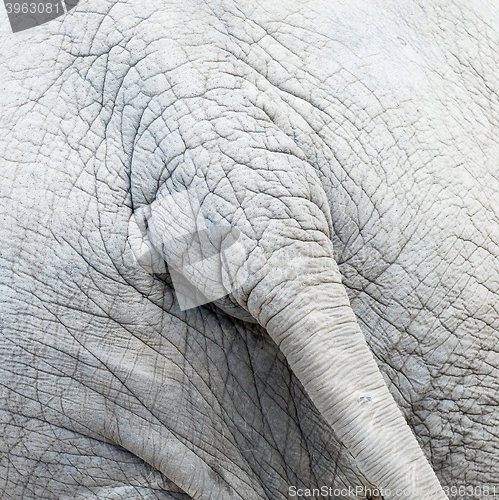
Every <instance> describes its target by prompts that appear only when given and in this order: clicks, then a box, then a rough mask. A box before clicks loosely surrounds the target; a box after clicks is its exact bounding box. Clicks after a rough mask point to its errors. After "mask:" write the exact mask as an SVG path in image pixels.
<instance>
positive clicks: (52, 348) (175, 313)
mask: <svg viewBox="0 0 499 500" xmlns="http://www.w3.org/2000/svg"><path fill="white" fill-rule="evenodd" d="M1 15H2V16H3V17H2V24H1V31H0V32H1V36H2V55H1V56H0V103H1V104H0V106H1V108H0V109H1V115H0V116H1V119H0V128H1V130H0V132H1V134H0V136H1V137H2V139H1V140H0V158H1V163H0V164H1V168H0V190H1V191H0V193H1V194H0V196H1V199H2V204H1V206H0V211H1V217H0V220H1V227H2V230H1V231H2V233H1V234H2V238H1V240H0V262H1V265H0V297H1V301H0V308H1V309H0V314H1V316H0V320H1V323H0V326H1V330H2V335H1V343H0V371H1V375H0V387H1V392H0V394H1V396H0V397H1V412H0V428H1V433H2V436H4V438H3V441H2V444H1V451H2V459H1V461H0V492H1V494H0V496H1V497H2V498H5V499H16V500H17V499H21V498H22V499H35V498H36V499H47V500H49V499H66V498H68V499H69V498H113V499H121V498H123V499H125V498H126V499H188V498H191V497H193V498H214V497H217V496H218V497H220V498H244V499H257V498H269V499H279V498H287V492H288V486H289V485H295V486H297V487H307V488H312V487H320V486H323V485H327V486H331V487H337V488H341V487H348V486H352V487H356V486H361V485H368V484H369V482H368V481H367V479H366V478H365V477H364V476H363V474H362V473H361V472H360V470H359V469H358V467H357V465H356V463H355V460H354V459H353V458H352V456H351V454H350V453H349V452H348V451H347V450H346V448H345V447H344V446H343V445H342V444H341V443H340V442H339V440H338V439H337V437H336V436H335V434H334V433H333V431H332V430H331V429H330V428H329V426H328V425H327V424H326V423H325V421H324V420H323V419H322V417H321V416H320V414H319V412H318V410H317V409H316V408H315V406H314V405H313V403H312V402H311V401H310V399H309V397H308V395H307V394H306V392H305V391H304V389H303V387H302V385H301V384H300V382H299V381H298V380H297V378H296V377H295V375H294V374H293V372H292V371H291V370H290V368H289V367H288V364H287V362H286V360H285V358H284V356H283V354H282V353H281V351H280V350H279V349H278V347H277V345H276V344H275V343H274V342H273V341H272V340H271V339H270V337H269V336H268V335H267V332H266V331H265V329H264V328H263V327H261V326H259V325H257V324H254V323H249V322H246V321H241V320H239V319H237V318H234V317H233V316H232V315H230V314H227V312H226V311H229V312H230V307H231V306H230V302H227V301H225V302H223V303H222V302H221V303H219V304H218V305H219V306H220V307H216V306H213V305H210V306H205V307H200V308H197V309H194V310H189V311H184V312H182V311H180V310H179V308H178V305H177V304H176V302H175V298H174V293H173V291H172V289H171V286H170V283H169V280H168V276H151V275H148V274H147V273H144V272H143V271H141V269H140V268H137V266H135V265H134V261H133V257H132V254H131V251H130V248H129V247H128V245H127V227H128V221H129V220H130V217H131V215H132V213H133V211H134V210H135V209H137V208H138V207H141V206H144V205H147V204H150V203H152V202H154V200H155V199H156V198H157V196H158V193H159V192H160V191H161V189H163V190H165V189H166V190H167V191H174V190H176V189H179V187H182V186H184V187H193V186H194V187H196V188H198V189H201V190H202V189H203V188H205V189H207V193H210V195H207V196H206V199H205V207H206V210H207V217H208V218H210V217H211V218H212V219H213V220H215V219H216V218H217V217H218V218H219V219H220V218H221V219H222V220H226V221H230V222H234V221H240V220H245V221H246V222H248V221H249V225H247V226H244V225H243V226H241V227H243V228H246V229H247V233H248V234H250V233H251V232H252V231H253V233H254V234H257V235H259V236H260V237H261V238H262V239H263V241H264V240H265V231H266V230H267V228H272V227H273V222H274V221H273V220H271V219H269V217H268V212H266V211H265V210H264V208H265V203H266V198H265V197H264V198H262V197H261V196H260V195H259V183H260V182H263V181H262V179H263V180H265V181H266V180H268V179H269V178H271V179H272V180H275V182H274V184H273V186H274V187H275V191H272V192H268V191H267V192H266V193H265V195H266V196H267V197H268V196H271V197H274V198H275V199H280V200H281V199H282V200H283V202H282V206H280V211H278V212H277V213H275V218H276V220H278V219H279V218H281V219H282V218H286V217H287V218H289V224H290V226H291V227H293V228H295V229H296V231H297V232H298V234H299V238H304V239H306V238H307V237H308V236H307V235H309V234H311V233H314V234H315V233H316V232H318V233H321V234H323V235H325V236H327V239H328V241H332V244H333V248H334V255H335V257H336V261H337V263H338V265H339V269H340V271H341V274H342V277H343V283H344V285H345V286H346V288H347V291H348V295H349V298H350V302H351V306H352V308H353V311H354V312H355V314H356V317H357V320H358V322H359V324H360V326H361V328H362V331H363V333H364V335H365V337H366V340H367V342H368V344H369V346H370V348H371V350H372V352H373V355H374V357H375V360H376V362H377V364H378V366H379V369H380V370H381V373H382V374H383V376H384V379H385V381H386V383H387V385H388V388H389V390H390V392H391V393H392V395H393V397H394V399H395V401H396V402H397V404H398V405H399V407H400V409H401V411H402V413H403V415H404V416H405V418H406V420H407V422H408V423H409V425H410V427H411V428H412V430H413V431H414V433H415V435H416V436H417V439H418V442H419V444H420V445H421V448H422V449H423V451H424V453H425V456H426V457H427V458H428V460H429V462H430V464H431V465H432V467H433V469H434V470H435V472H436V474H437V477H438V479H439V480H440V482H441V484H442V486H444V487H452V486H460V485H464V486H473V487H474V486H484V485H488V486H489V487H490V488H493V487H494V485H495V487H496V488H497V489H499V483H498V482H497V481H498V478H499V469H498V465H497V464H498V463H499V462H498V460H497V457H498V451H499V450H498V447H499V435H498V433H499V431H498V416H497V405H498V399H499V397H498V395H497V394H498V385H499V382H498V380H499V377H498V375H499V374H498V370H499V352H498V349H499V348H498V347H497V344H498V342H497V341H498V331H499V303H498V299H497V297H498V294H497V292H498V287H499V279H498V278H499V265H498V261H497V257H498V253H499V249H498V243H499V224H498V214H499V205H498V204H497V198H498V197H497V194H498V193H499V180H498V177H497V164H498V160H499V155H498V152H499V151H498V149H499V146H498V145H497V140H496V136H497V134H496V132H497V116H498V101H497V92H498V90H499V82H498V79H497V71H496V66H497V58H498V56H497V53H499V43H498V42H499V28H498V26H499V12H498V11H497V8H496V6H495V5H494V4H492V3H487V2H485V3H484V4H483V5H482V6H480V7H478V6H477V7H471V6H470V5H469V4H468V3H466V2H443V1H442V2H437V3H431V4H430V3H429V2H428V3H425V2H421V3H419V4H418V3H416V2H408V1H406V2H401V3H399V4H394V3H393V4H392V3H390V2H380V3H378V4H375V3H372V4H367V3H365V2H360V1H359V2H352V3H348V4H341V3H336V2H319V1H314V2H282V3H274V2H272V3H271V2H260V3H258V2H247V3H240V4H238V3H237V2H228V1H227V2H218V3H216V2H209V1H208V2H196V1H193V0H190V1H189V0H184V1H182V2H164V3H161V4H155V5H152V4H151V5H144V4H143V3H142V2H135V1H130V2H118V3H112V2H102V1H101V2H94V1H88V2H80V4H78V6H77V7H76V8H75V9H74V10H73V11H72V13H71V14H70V15H67V16H65V17H63V18H60V19H57V20H55V21H52V22H50V23H47V24H45V25H43V26H41V27H38V28H35V29H32V30H27V31H25V32H21V33H18V34H16V35H15V36H12V35H11V34H10V33H9V27H8V24H7V18H6V14H5V13H2V14H1ZM268 158H271V159H272V162H271V164H272V168H269V167H268V165H269V162H270V160H268ZM282 158H285V159H286V161H289V164H290V165H291V168H289V169H285V168H280V165H281V164H282V163H280V161H281V159H282ZM273 159H275V160H273ZM304 165H305V166H304ZM240 166H242V167H245V166H246V167H247V166H251V167H252V168H254V171H255V172H256V174H255V175H254V176H253V177H247V176H246V174H245V172H246V170H244V168H242V167H240ZM200 171H202V172H203V176H200V175H199V172H200ZM210 196H211V198H210ZM232 196H235V199H234V198H232ZM305 196H308V197H309V199H310V200H312V202H311V203H309V204H308V205H307V210H308V212H306V213H305V212H299V213H297V212H296V211H295V210H294V207H295V205H294V200H295V199H298V198H303V197H305ZM235 200H236V201H235ZM248 200H249V202H248ZM237 203H239V204H241V205H243V206H247V207H250V208H248V211H249V212H250V213H243V214H241V213H238V212H237V211H236V212H234V209H233V208H231V207H234V206H236V205H237ZM262 207H263V208H262ZM269 231H270V230H269ZM253 233H251V234H253ZM289 244H292V243H289V241H284V240H283V247H284V246H286V245H289ZM325 246H326V243H324V242H323V243H321V245H318V247H317V249H316V251H317V252H318V253H319V254H320V252H321V251H322V250H323V249H324V248H325ZM233 302H235V301H233ZM300 306H302V307H303V308H307V307H311V305H310V304H308V303H305V304H302V305H300ZM234 307H236V306H234ZM237 307H239V306H237ZM253 310H256V311H257V312H259V305H258V304H256V305H255V306H254V308H253ZM395 447H396V445H395ZM187 490H188V491H189V495H190V496H189V495H188V494H187V493H186V491H187ZM361 497H362V496H361Z"/></svg>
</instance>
